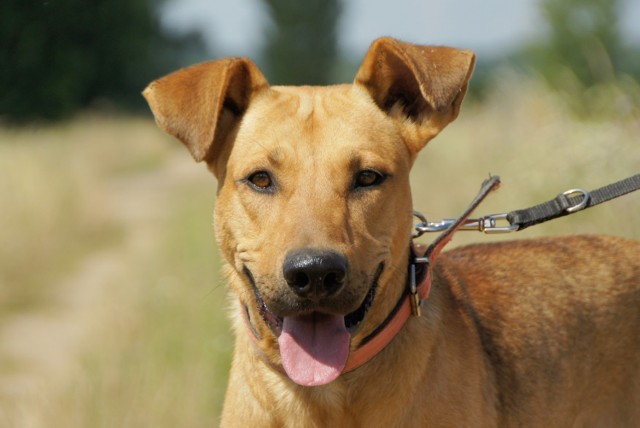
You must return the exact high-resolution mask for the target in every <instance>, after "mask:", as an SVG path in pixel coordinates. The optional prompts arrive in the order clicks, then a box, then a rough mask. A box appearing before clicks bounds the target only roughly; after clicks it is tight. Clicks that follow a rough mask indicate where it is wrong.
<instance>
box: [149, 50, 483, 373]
mask: <svg viewBox="0 0 640 428" xmlns="http://www.w3.org/2000/svg"><path fill="white" fill-rule="evenodd" d="M473 64H474V55H473V53H471V52H469V51H462V50H457V49H452V48H446V47H433V46H417V45H412V44H408V43H403V42H400V41H397V40H394V39H390V38H382V39H378V40H376V41H375V42H374V43H373V44H372V46H371V48H370V49H369V51H368V53H367V55H366V57H365V59H364V61H363V63H362V65H361V67H360V69H359V71H358V73H357V76H356V78H355V82H354V84H353V85H337V86H328V87H286V86H274V87H271V86H269V84H268V83H267V81H266V79H265V78H264V76H263V75H262V74H261V73H260V71H259V70H258V69H257V68H256V66H255V65H254V64H253V63H252V62H251V61H249V60H248V59H243V58H230V59H222V60H218V61H212V62H207V63H204V64H200V65H196V66H193V67H189V68H186V69H183V70H180V71H178V72H176V73H173V74H170V75H168V76H166V77H164V78H162V79H159V80H157V81H155V82H153V83H151V85H150V86H149V87H148V88H147V89H146V90H145V92H144V95H145V97H146V98H147V100H148V102H149V104H150V106H151V108H152V110H153V112H154V115H155V117H156V121H157V123H158V125H159V126H160V127H161V128H162V129H164V130H165V131H166V132H168V133H169V134H171V135H174V136H175V137H177V138H178V139H179V140H180V141H182V142H183V143H184V144H185V145H186V146H187V148H188V149H189V151H190V152H191V154H192V155H193V157H194V158H195V159H196V160H197V161H205V162H206V163H207V164H208V166H209V168H210V169H211V171H212V172H213V173H214V175H215V176H216V178H217V179H218V198H217V202H216V208H215V216H214V222H215V231H216V238H217V241H218V244H219V246H220V248H221V251H222V253H223V255H224V257H225V258H226V261H227V262H228V276H229V278H230V284H231V287H232V289H233V291H234V292H235V294H236V295H237V296H238V298H239V299H240V302H241V304H242V307H243V308H245V309H246V311H247V317H248V319H249V320H250V324H251V328H252V329H253V330H254V331H255V334H256V336H257V337H259V338H260V343H259V346H261V348H262V351H263V353H264V354H265V355H266V356H267V358H269V359H270V360H271V362H272V363H273V364H276V365H279V364H282V365H283V366H284V368H285V370H286V372H287V374H288V375H289V377H290V378H291V379H293V380H294V381H296V382H297V383H300V384H306V385H317V384H323V383H328V382H330V381H332V380H333V379H335V378H336V377H337V376H338V375H339V374H340V372H341V371H342V368H343V367H344V365H345V363H346V361H347V359H348V356H349V352H350V350H351V349H354V348H356V347H357V346H358V345H359V343H360V342H361V341H362V339H363V338H365V337H366V336H367V335H369V334H370V333H371V332H372V331H373V330H375V329H376V328H377V327H378V326H379V325H380V323H382V322H383V320H384V319H385V318H386V317H387V315H388V314H389V312H390V311H391V310H392V308H393V307H394V305H395V303H396V302H397V301H398V299H399V297H400V296H401V294H402V293H403V289H404V287H405V278H406V275H407V274H406V271H407V264H408V257H409V238H410V234H411V227H412V202H411V193H410V189H409V170H410V168H411V165H412V164H413V161H414V159H415V157H416V155H417V153H418V151H419V150H420V149H421V148H422V147H424V145H425V144H426V143H427V141H429V140H430V139H431V138H433V137H434V136H436V135H437V134H438V133H439V132H440V131H441V130H442V129H443V128H444V127H445V126H446V125H447V124H448V123H449V122H451V121H452V120H454V119H455V118H456V116H457V115H458V111H459V108H460V103H461V102H462V99H463V97H464V94H465V92H466V88H467V83H468V80H469V78H470V75H471V72H472V68H473Z"/></svg>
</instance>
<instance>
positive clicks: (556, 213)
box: [507, 174, 640, 230]
mask: <svg viewBox="0 0 640 428" xmlns="http://www.w3.org/2000/svg"><path fill="white" fill-rule="evenodd" d="M638 189H640V174H636V175H634V176H632V177H629V178H625V179H624V180H620V181H618V182H616V183H613V184H609V185H607V186H604V187H601V188H599V189H596V190H594V191H592V192H587V191H586V190H582V189H571V190H567V191H566V192H564V193H561V194H559V195H558V196H556V198H555V199H552V200H550V201H548V202H544V203H542V204H539V205H535V206H533V207H530V208H526V209H522V210H515V211H511V212H510V213H509V214H507V220H508V221H509V223H511V225H512V226H517V230H523V229H526V228H527V227H529V226H533V225H536V224H539V223H544V222H545V221H549V220H553V219H555V218H558V217H563V216H566V215H569V214H573V213H575V212H577V211H581V210H583V209H586V208H590V207H593V206H595V205H598V204H601V203H603V202H606V201H609V200H611V199H614V198H617V197H619V196H623V195H626V194H627V193H630V192H633V191H635V190H638Z"/></svg>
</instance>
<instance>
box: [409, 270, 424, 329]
mask: <svg viewBox="0 0 640 428" xmlns="http://www.w3.org/2000/svg"><path fill="white" fill-rule="evenodd" d="M409 300H410V301H411V314H413V315H414V316H416V317H419V316H420V315H421V314H422V313H421V310H420V296H419V295H418V284H416V265H415V264H414V263H411V282H410V284H409Z"/></svg>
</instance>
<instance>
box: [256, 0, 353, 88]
mask: <svg viewBox="0 0 640 428" xmlns="http://www.w3.org/2000/svg"><path fill="white" fill-rule="evenodd" d="M265 3H266V4H267V6H268V10H269V13H270V16H271V18H272V20H273V25H272V26H271V27H269V28H268V29H267V32H266V33H267V34H266V39H267V41H266V46H265V48H264V55H265V62H266V67H265V68H266V70H265V72H266V74H267V77H268V78H269V81H270V82H271V83H273V84H288V85H324V84H328V83H332V81H333V76H334V73H335V69H336V62H337V59H336V57H337V50H338V48H337V29H336V25H337V21H338V18H339V16H340V12H341V11H342V3H341V1H340V0H308V1H297V0H265Z"/></svg>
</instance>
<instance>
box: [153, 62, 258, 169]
mask: <svg viewBox="0 0 640 428" xmlns="http://www.w3.org/2000/svg"><path fill="white" fill-rule="evenodd" d="M268 86H269V85H268V83H267V80H266V79H265V78H264V76H263V75H262V73H261V72H260V70H258V68H257V67H256V66H255V64H254V63H253V62H251V61H250V60H248V59H246V58H225V59H220V60H217V61H209V62H205V63H202V64H199V65H194V66H191V67H187V68H184V69H182V70H178V71H176V72H174V73H171V74H169V75H167V76H164V77H162V78H160V79H158V80H156V81H154V82H152V83H151V84H150V85H149V86H148V87H147V88H146V89H145V90H144V92H143V95H144V97H145V98H146V100H147V102H148V103H149V106H150V107H151V110H152V111H153V115H154V116H155V119H156V123H157V124H158V126H159V127H160V128H161V129H162V130H164V131H165V132H167V133H168V134H170V135H173V136H174V137H176V138H177V139H178V140H180V141H181V142H182V143H184V145H185V146H187V148H188V149H189V151H190V152H191V155H192V156H193V158H194V159H195V160H196V161H198V162H200V161H203V160H204V161H207V162H211V161H213V160H214V159H215V158H216V156H217V155H218V154H219V153H220V150H221V145H222V143H223V141H224V137H225V136H226V134H227V133H228V132H229V131H230V130H231V128H232V126H233V124H235V123H236V122H237V120H239V119H240V118H241V117H242V115H243V113H244V112H245V110H246V109H247V106H248V105H249V101H250V99H251V97H252V95H254V94H255V93H256V92H257V91H259V90H261V89H266V88H268Z"/></svg>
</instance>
